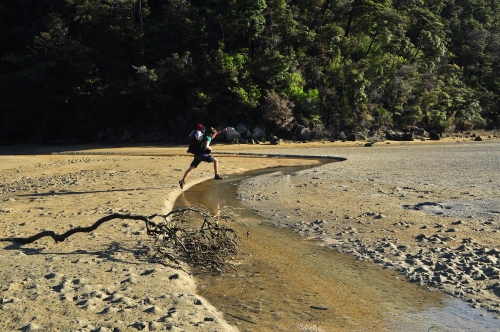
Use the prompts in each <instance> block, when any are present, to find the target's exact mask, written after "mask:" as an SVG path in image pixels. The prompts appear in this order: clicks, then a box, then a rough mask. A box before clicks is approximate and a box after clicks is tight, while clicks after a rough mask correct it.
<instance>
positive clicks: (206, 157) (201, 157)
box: [179, 127, 227, 189]
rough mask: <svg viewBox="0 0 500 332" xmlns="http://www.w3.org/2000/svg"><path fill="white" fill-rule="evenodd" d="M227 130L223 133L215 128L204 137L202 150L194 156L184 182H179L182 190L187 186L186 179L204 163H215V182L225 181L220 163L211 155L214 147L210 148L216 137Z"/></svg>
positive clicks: (183, 179)
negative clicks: (220, 171) (221, 173)
mask: <svg viewBox="0 0 500 332" xmlns="http://www.w3.org/2000/svg"><path fill="white" fill-rule="evenodd" d="M226 130H227V128H224V129H223V130H222V131H220V132H218V131H217V130H215V128H213V127H212V128H210V130H209V132H208V134H207V135H205V137H203V140H202V143H201V148H200V150H199V151H198V152H197V153H196V154H195V155H194V159H193V161H192V162H191V165H190V166H189V168H188V169H187V170H186V173H184V177H183V178H182V180H180V181H179V186H180V187H181V189H184V185H185V184H186V178H187V177H188V175H189V173H191V171H192V170H193V169H195V168H196V167H198V165H199V164H200V163H201V162H202V161H204V162H207V163H214V174H215V177H214V179H215V180H221V179H223V177H222V176H221V175H220V174H219V161H218V160H217V158H214V156H212V155H211V153H212V147H211V146H210V143H211V142H212V140H213V139H214V138H215V136H217V135H218V134H220V133H223V132H225V131H226Z"/></svg>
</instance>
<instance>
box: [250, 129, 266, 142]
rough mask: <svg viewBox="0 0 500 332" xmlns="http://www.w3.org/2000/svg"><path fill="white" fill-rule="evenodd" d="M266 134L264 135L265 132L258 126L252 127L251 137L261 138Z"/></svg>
mask: <svg viewBox="0 0 500 332" xmlns="http://www.w3.org/2000/svg"><path fill="white" fill-rule="evenodd" d="M266 136H267V135H266V132H265V131H264V130H262V129H260V128H259V127H255V128H254V129H252V138H253V139H258V140H260V139H263V138H265V137H266Z"/></svg>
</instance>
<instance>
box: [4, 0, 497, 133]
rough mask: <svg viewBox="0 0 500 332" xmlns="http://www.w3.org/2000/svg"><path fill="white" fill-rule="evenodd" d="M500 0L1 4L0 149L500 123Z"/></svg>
mask: <svg viewBox="0 0 500 332" xmlns="http://www.w3.org/2000/svg"><path fill="white" fill-rule="evenodd" d="M499 6H500V0H489V1H487V0H393V1H391V0H379V1H371V0H366V1H365V0H354V1H345V0H288V1H287V0H191V1H185V0H170V1H167V0H1V1H0V26H1V28H0V45H2V46H1V51H0V100H1V103H0V143H11V142H20V141H21V142H36V143H50V142H54V141H61V140H66V141H72V142H73V141H74V142H91V141H98V140H105V139H106V138H107V137H109V136H111V135H116V133H117V132H120V131H121V132H123V131H126V132H128V133H129V134H130V136H131V137H136V138H139V139H141V138H143V139H147V137H149V136H151V135H154V134H155V133H162V134H163V135H167V136H168V137H181V136H186V133H187V132H189V130H190V129H192V127H193V126H194V125H195V124H196V123H199V122H203V123H205V124H208V125H213V126H216V125H217V126H219V125H221V126H222V125H233V126H234V125H236V123H244V124H246V125H247V126H249V127H250V126H257V125H258V126H265V128H266V130H268V131H272V132H275V133H278V132H281V133H287V132H288V133H289V132H290V130H291V128H293V126H296V125H302V126H306V127H309V128H314V129H316V130H318V131H328V132H335V131H340V130H342V131H350V132H354V131H357V130H384V129H402V128H407V127H408V126H418V127H423V128H425V129H427V130H430V129H436V130H438V131H443V130H445V129H449V130H471V129H477V128H492V127H495V126H498V124H499V120H500V116H499V114H500V11H499Z"/></svg>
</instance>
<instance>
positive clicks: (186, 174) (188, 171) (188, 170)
mask: <svg viewBox="0 0 500 332" xmlns="http://www.w3.org/2000/svg"><path fill="white" fill-rule="evenodd" d="M195 168H196V167H189V168H188V169H187V170H186V173H184V177H183V178H182V181H184V180H186V178H187V177H188V175H189V173H191V171H192V170H193V169H195Z"/></svg>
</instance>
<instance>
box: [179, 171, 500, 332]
mask: <svg viewBox="0 0 500 332" xmlns="http://www.w3.org/2000/svg"><path fill="white" fill-rule="evenodd" d="M302 168H304V167H303V166H302ZM297 170H298V169H293V171H297ZM276 171H277V169H275V168H273V169H267V170H261V171H253V172H249V173H247V174H245V175H238V176H231V177H229V178H228V179H225V180H222V181H217V182H215V181H205V182H202V183H200V184H198V185H196V186H193V187H191V188H189V189H188V190H186V191H185V192H183V194H181V195H180V196H179V197H178V199H177V201H176V203H175V207H180V206H192V205H198V204H201V205H204V206H205V207H207V208H208V209H211V210H213V209H217V208H221V207H223V206H231V207H233V208H236V209H241V208H242V207H243V205H242V204H241V202H240V201H237V200H236V199H235V196H236V193H237V186H238V184H239V183H240V182H241V181H242V180H243V179H245V178H248V177H250V176H256V175H258V174H263V173H268V172H276ZM286 171H287V172H290V171H291V170H290V169H286ZM241 212H242V213H241V214H243V215H246V216H253V218H255V215H254V214H252V213H250V212H249V211H245V212H243V211H241ZM268 241H269V240H268ZM292 241H293V240H292ZM301 250H303V249H301ZM336 255H340V256H347V255H343V254H338V253H337V254H336ZM341 260H342V261H343V259H341ZM349 260H352V257H350V256H349V258H347V261H349ZM272 264H274V265H271V266H275V265H276V264H277V263H276V262H274V263H272ZM301 264H302V263H301ZM304 264H305V265H307V264H310V262H306V263H304ZM312 264H314V261H313V263H312ZM321 264H323V263H321ZM358 264H359V267H358V270H356V269H354V272H353V271H352V265H353V264H352V263H349V262H348V263H342V262H341V263H338V264H337V265H336V267H335V268H334V270H335V274H337V275H338V276H339V278H341V279H342V280H351V281H352V283H353V286H352V287H353V289H357V288H356V287H358V288H360V287H367V288H362V289H364V291H365V292H368V293H370V292H373V294H372V298H377V299H379V300H380V301H377V302H378V303H379V305H381V306H382V308H378V309H379V310H381V311H382V312H384V315H385V318H384V320H385V323H384V324H383V325H382V326H384V327H383V330H384V331H478V332H480V331H500V320H498V319H495V318H494V316H493V315H492V314H491V313H489V312H487V311H485V310H482V309H474V308H472V307H470V306H469V305H468V304H467V303H466V302H463V301H461V300H458V299H456V298H453V297H449V296H447V295H444V294H439V298H437V297H436V296H433V295H431V296H429V295H426V294H428V293H432V292H428V291H426V290H424V289H421V291H418V289H420V288H419V287H418V286H416V285H414V284H411V285H405V286H401V283H403V284H409V283H406V282H403V281H397V282H396V281H395V280H394V279H395V278H394V277H387V278H386V280H382V281H380V280H375V279H377V278H382V279H383V277H381V276H380V274H383V273H385V272H380V271H371V269H372V268H371V267H368V266H365V265H364V262H360V261H357V262H356V265H358ZM342 265H344V266H345V267H346V268H345V270H344V271H340V270H341V269H339V266H342ZM361 265H363V266H361ZM314 268H316V267H314ZM349 269H351V270H349ZM375 269H378V270H382V269H381V268H379V267H375ZM280 272H282V271H280ZM237 273H240V274H241V273H242V274H245V273H246V275H247V277H243V278H234V277H232V278H229V279H228V278H227V277H217V278H214V280H204V281H203V282H204V283H205V285H209V286H208V288H210V289H212V290H213V291H216V290H217V289H218V288H217V287H221V286H220V285H223V286H222V288H220V289H219V292H226V294H224V296H223V297H220V298H218V296H217V295H214V296H213V297H212V298H210V297H208V299H209V300H210V301H211V303H212V304H213V305H215V306H216V307H218V308H219V309H220V310H222V311H223V312H224V311H225V310H224V308H231V310H233V313H234V310H238V309H237V307H238V306H241V305H242V301H243V300H242V297H241V296H239V295H237V294H236V293H228V288H229V289H230V288H231V287H236V286H231V282H235V281H236V284H235V285H239V284H241V283H243V282H246V281H248V279H249V276H250V274H252V273H254V272H252V271H238V272H237ZM314 273H315V274H316V275H317V276H319V278H323V277H324V278H328V277H329V276H328V273H331V271H330V272H329V271H326V272H325V273H326V274H325V275H324V276H320V274H321V272H318V271H315V272H314ZM353 273H354V274H355V275H354V274H353ZM372 273H374V274H375V275H376V276H372V275H371V274H372ZM393 273H396V272H393ZM254 274H255V273H254ZM203 278H206V276H204V277H203ZM239 279H241V280H239ZM266 279H271V278H262V279H257V278H255V279H254V280H252V283H259V284H260V283H263V282H266ZM356 279H358V280H356ZM401 279H403V277H401ZM364 280H369V281H367V282H363V281H364ZM373 280H375V281H373ZM342 282H344V281H342ZM356 283H359V284H358V285H356ZM386 283H393V284H397V285H398V286H395V287H394V288H395V289H391V290H390V291H388V292H389V295H386V294H383V292H381V291H380V287H381V285H384V286H382V287H384V288H386V287H387V286H386V285H385V284H386ZM218 284H219V286H218ZM246 287H248V288H247V291H250V290H251V288H250V286H246ZM269 287H271V288H272V287H274V288H276V287H277V286H275V285H274V286H269ZM278 287H279V286H278ZM370 287H371V288H372V289H370ZM403 288H404V290H403ZM360 289H361V288H360ZM398 289H401V291H399V290H398ZM252 291H254V290H252ZM257 291H258V289H257ZM283 291H284V290H283ZM297 291H299V292H300V290H297ZM304 291H305V290H304ZM386 291H387V289H384V292H386ZM398 292H399V293H398ZM231 294H232V295H233V296H235V297H238V300H237V301H235V304H232V305H230V304H229V301H230V297H231ZM435 295H438V294H435ZM280 296H284V297H286V295H285V294H280ZM358 296H360V295H358ZM405 296H406V297H408V296H409V297H414V298H407V299H404V298H405ZM354 297H356V295H354ZM382 297H385V298H382ZM243 298H245V297H244V296H243ZM368 298H370V297H369V296H368ZM391 299H392V300H393V301H392V302H391ZM218 301H220V303H217V302H218ZM248 301H251V300H250V299H249V300H248ZM354 301H355V299H354ZM271 306H272V305H271ZM384 306H386V307H385V309H387V310H385V311H384ZM243 307H244V308H247V309H248V306H247V305H246V304H243ZM250 307H251V306H250ZM263 309H264V311H265V310H266V308H263ZM259 310H260V309H259ZM243 312H244V311H242V313H243ZM259 317H260V318H261V319H265V318H264V315H263V314H260V316H259ZM270 319H271V320H272V319H273V318H272V317H271V318H270ZM290 319H292V318H290ZM229 321H230V319H229ZM230 322H231V321H230ZM261 323H262V322H261ZM318 326H321V324H320V322H318ZM361 326H362V325H361ZM361 326H358V327H361ZM379 326H380V325H379ZM249 327H251V326H249ZM240 328H241V326H240ZM342 330H353V331H354V330H366V329H365V328H361V329H359V328H357V327H356V324H355V325H353V326H352V329H351V328H350V327H349V326H345V327H344V328H343V329H342ZM376 330H380V329H376Z"/></svg>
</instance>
